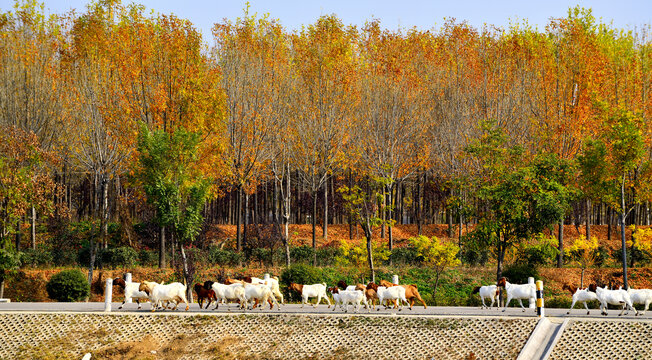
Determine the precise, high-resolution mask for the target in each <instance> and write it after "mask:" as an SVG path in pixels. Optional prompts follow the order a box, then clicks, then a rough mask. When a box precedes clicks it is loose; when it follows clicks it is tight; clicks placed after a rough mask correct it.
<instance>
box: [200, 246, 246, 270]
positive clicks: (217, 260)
mask: <svg viewBox="0 0 652 360" xmlns="http://www.w3.org/2000/svg"><path fill="white" fill-rule="evenodd" d="M241 260H242V255H241V254H238V253H237V252H235V251H231V250H222V249H220V248H219V247H217V246H211V247H209V248H208V262H209V265H213V264H215V265H219V266H229V265H231V266H235V265H238V264H239V263H240V261H241Z"/></svg>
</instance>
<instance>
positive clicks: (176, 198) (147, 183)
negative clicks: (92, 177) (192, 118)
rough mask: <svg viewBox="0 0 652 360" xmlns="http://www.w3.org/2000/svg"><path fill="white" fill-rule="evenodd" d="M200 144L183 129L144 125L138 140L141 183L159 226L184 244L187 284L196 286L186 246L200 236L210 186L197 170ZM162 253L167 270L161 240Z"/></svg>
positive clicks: (195, 136) (195, 135)
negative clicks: (154, 211) (148, 127)
mask: <svg viewBox="0 0 652 360" xmlns="http://www.w3.org/2000/svg"><path fill="white" fill-rule="evenodd" d="M199 140H200V136H199V134H198V133H195V132H190V131H187V130H185V129H184V128H182V127H179V128H177V129H175V130H174V131H173V132H172V133H169V132H165V131H163V130H157V131H150V130H148V129H147V127H145V125H144V124H143V125H142V126H141V130H140V134H139V136H138V153H139V165H140V169H139V171H138V172H137V179H138V180H140V181H141V182H142V185H143V188H144V190H145V194H146V195H147V201H148V202H149V203H150V204H151V205H153V206H154V208H155V209H156V214H157V217H156V219H157V221H158V223H159V225H160V226H161V227H162V228H169V229H171V231H173V233H174V234H175V235H176V236H177V239H178V240H179V242H180V244H181V246H180V251H181V258H182V261H183V277H184V279H185V280H186V283H192V281H193V278H194V274H193V272H194V271H192V269H190V268H189V267H188V261H187V257H186V253H185V251H184V245H190V244H192V243H193V241H194V240H195V238H196V236H197V235H198V234H199V231H200V229H201V226H202V224H203V221H204V218H203V215H202V209H203V206H204V203H205V200H206V197H207V194H208V186H209V181H208V180H207V179H206V178H205V177H204V176H202V174H201V172H200V169H198V168H196V167H195V166H194V165H195V163H196V161H197V154H198V147H199ZM163 232H164V231H163ZM159 251H160V254H159V266H160V267H164V266H165V254H164V252H165V243H164V239H161V242H160V248H159ZM188 289H190V287H188Z"/></svg>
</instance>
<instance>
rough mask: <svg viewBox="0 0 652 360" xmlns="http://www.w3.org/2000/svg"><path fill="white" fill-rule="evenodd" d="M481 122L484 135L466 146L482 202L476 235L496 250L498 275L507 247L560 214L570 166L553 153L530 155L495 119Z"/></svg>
mask: <svg viewBox="0 0 652 360" xmlns="http://www.w3.org/2000/svg"><path fill="white" fill-rule="evenodd" d="M481 125H482V129H483V135H482V136H481V137H480V139H479V140H477V141H476V142H474V143H472V144H471V145H470V146H468V147H467V149H466V151H467V152H468V153H469V154H470V155H471V156H472V157H473V158H474V160H475V161H476V164H477V165H478V168H479V169H480V170H479V171H478V172H477V174H476V176H475V181H476V185H475V189H477V190H476V193H477V194H476V195H477V196H478V198H479V199H480V200H481V201H483V202H484V203H485V204H486V207H485V208H486V211H485V212H482V213H480V214H479V217H480V221H479V226H478V227H477V228H476V230H474V231H478V232H480V233H481V234H482V236H479V237H476V240H478V239H479V240H483V241H484V242H485V245H486V246H488V247H491V248H492V249H494V252H495V255H496V259H497V267H496V278H497V279H498V278H500V277H501V276H502V270H503V262H504V259H505V253H506V251H507V249H509V248H510V247H513V246H515V245H518V244H520V243H521V242H523V241H525V240H527V239H529V238H531V237H532V236H534V235H536V234H538V233H540V232H542V231H543V230H544V229H546V228H548V227H550V226H551V225H552V224H555V223H557V222H559V221H560V220H561V219H562V218H563V216H564V214H565V213H566V211H567V210H568V208H569V206H570V202H571V200H572V199H573V198H574V196H575V192H574V191H573V190H572V188H571V187H570V181H571V179H572V177H573V173H574V167H573V165H572V164H571V163H570V162H568V161H566V160H563V159H560V158H559V157H558V156H556V155H554V154H547V153H543V154H539V155H537V156H536V157H534V159H532V160H529V159H528V157H527V156H526V153H525V150H524V149H523V148H522V147H520V146H518V145H514V146H510V145H509V143H508V137H507V135H506V134H505V133H504V132H503V131H502V129H500V128H499V127H497V126H496V124H495V123H494V122H486V123H482V124H481Z"/></svg>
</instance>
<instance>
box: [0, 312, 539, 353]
mask: <svg viewBox="0 0 652 360" xmlns="http://www.w3.org/2000/svg"><path fill="white" fill-rule="evenodd" d="M536 324H537V319H536V318H507V319H506V318H495V317H492V318H490V317H485V318H483V317H466V318H459V317H456V318H447V317H432V316H429V317H425V316H424V317H415V316H369V315H360V316H350V315H328V316H324V315H280V314H279V315H277V314H274V315H270V314H256V315H250V314H247V315H240V314H219V315H185V314H184V315H159V314H152V315H134V314H97V313H56V314H53V313H0V338H2V340H3V342H2V344H0V358H2V359H33V358H57V359H58V358H63V359H65V358H68V359H81V357H82V356H83V355H84V353H86V352H91V353H93V359H102V358H104V359H132V358H133V359H135V358H138V359H215V358H219V359H228V358H238V359H243V358H244V359H247V358H250V359H259V358H260V359H309V358H318V359H325V358H326V359H328V358H331V359H343V358H346V359H398V358H401V359H430V358H435V359H515V358H516V357H517V356H518V354H519V352H520V350H521V349H522V348H523V346H524V345H525V343H526V341H527V339H528V337H529V335H530V333H531V332H532V330H533V329H534V327H535V326H536Z"/></svg>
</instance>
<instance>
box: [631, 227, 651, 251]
mask: <svg viewBox="0 0 652 360" xmlns="http://www.w3.org/2000/svg"><path fill="white" fill-rule="evenodd" d="M630 229H631V230H632V234H633V237H634V242H633V243H632V241H631V240H630V241H627V246H636V247H637V248H638V249H639V250H641V251H646V252H651V251H652V228H647V229H642V228H640V227H636V226H633V225H632V226H631V227H630Z"/></svg>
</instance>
